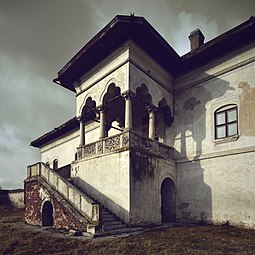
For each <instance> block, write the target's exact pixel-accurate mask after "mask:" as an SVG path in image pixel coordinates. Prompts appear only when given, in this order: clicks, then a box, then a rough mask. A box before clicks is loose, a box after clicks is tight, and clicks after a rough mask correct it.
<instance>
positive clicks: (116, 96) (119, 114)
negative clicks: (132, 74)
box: [102, 83, 125, 135]
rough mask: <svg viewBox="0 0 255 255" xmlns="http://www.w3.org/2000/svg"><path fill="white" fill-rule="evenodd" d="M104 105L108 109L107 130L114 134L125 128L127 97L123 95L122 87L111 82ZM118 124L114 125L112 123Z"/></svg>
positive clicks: (104, 98) (106, 115) (106, 114)
mask: <svg viewBox="0 0 255 255" xmlns="http://www.w3.org/2000/svg"><path fill="white" fill-rule="evenodd" d="M102 105H103V106H104V108H105V109H106V113H105V119H106V132H109V133H108V135H114V134H116V133H118V132H121V131H122V130H123V129H124V122H125V99H124V98H123V97H122V96H121V89H120V87H118V86H116V85H115V83H110V84H109V86H108V87H107V91H106V93H105V94H104V96H103V99H102ZM113 123H114V124H116V125H112V124H113Z"/></svg>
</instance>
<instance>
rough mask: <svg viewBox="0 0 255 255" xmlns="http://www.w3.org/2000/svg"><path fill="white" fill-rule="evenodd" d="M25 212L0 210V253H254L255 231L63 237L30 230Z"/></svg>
mask: <svg viewBox="0 0 255 255" xmlns="http://www.w3.org/2000/svg"><path fill="white" fill-rule="evenodd" d="M23 215H24V212H23V211H21V210H17V209H10V208H8V207H0V254H15V255H30V254H43V255H45V254H51V255H54V254H74V255H75V254H91V255H93V254H100V255H101V254H102V255H104V254H106V255H107V254H110V255H113V254H185V255H187V254H196V255H197V254H210V255H211V254H255V241H254V240H255V230H247V229H239V228H234V227H229V226H175V227H168V228H165V229H158V230H152V231H149V232H144V233H142V234H137V235H130V236H127V237H118V238H116V237H115V238H114V237H111V238H109V237H108V238H104V239H93V240H92V241H83V240H81V239H79V238H76V237H73V238H70V237H65V236H64V235H59V234H53V233H52V232H50V231H47V230H42V229H41V228H39V227H29V226H27V225H25V224H24V223H22V222H23Z"/></svg>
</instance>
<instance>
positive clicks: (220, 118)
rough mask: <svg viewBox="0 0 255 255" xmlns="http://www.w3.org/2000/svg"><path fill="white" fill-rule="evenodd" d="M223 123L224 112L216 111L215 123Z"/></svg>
mask: <svg viewBox="0 0 255 255" xmlns="http://www.w3.org/2000/svg"><path fill="white" fill-rule="evenodd" d="M224 123H225V112H220V113H217V115H216V124H217V125H220V124H224Z"/></svg>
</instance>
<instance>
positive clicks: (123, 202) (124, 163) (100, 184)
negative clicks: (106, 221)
mask: <svg viewBox="0 0 255 255" xmlns="http://www.w3.org/2000/svg"><path fill="white" fill-rule="evenodd" d="M78 165H79V167H78V168H76V171H75V170H74V169H73V170H72V178H74V182H75V183H76V184H77V185H78V186H79V187H80V189H82V190H84V191H85V192H87V194H90V195H91V196H92V197H93V198H95V199H96V200H97V201H98V202H100V203H102V204H103V205H104V206H105V207H106V208H108V209H109V210H110V211H112V212H113V213H115V214H116V215H118V216H119V217H120V218H121V219H122V220H124V221H125V222H128V221H129V212H130V173H129V151H122V152H119V153H113V154H107V155H102V156H95V157H92V158H88V159H82V160H80V161H79V163H78Z"/></svg>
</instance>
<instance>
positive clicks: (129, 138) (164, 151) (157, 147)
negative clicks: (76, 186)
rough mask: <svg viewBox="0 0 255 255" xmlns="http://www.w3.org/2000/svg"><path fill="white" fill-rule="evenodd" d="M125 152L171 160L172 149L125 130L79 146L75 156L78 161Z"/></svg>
mask: <svg viewBox="0 0 255 255" xmlns="http://www.w3.org/2000/svg"><path fill="white" fill-rule="evenodd" d="M125 150H133V151H138V152H141V153H145V154H148V155H150V156H154V157H157V158H165V159H172V158H173V148H172V147H170V146H168V145H166V144H163V143H159V142H158V141H156V140H153V139H150V138H146V137H143V136H141V135H140V134H138V133H136V132H134V131H132V130H125V131H123V132H121V133H119V134H117V135H114V136H111V137H106V138H103V139H100V140H98V141H96V142H93V143H90V144H87V145H83V146H80V147H78V148H77V154H78V155H77V156H78V160H80V159H84V158H89V157H97V156H103V155H105V154H109V153H117V152H121V151H125Z"/></svg>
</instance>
